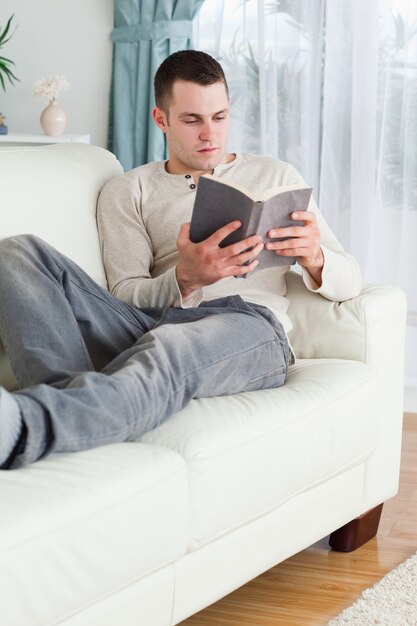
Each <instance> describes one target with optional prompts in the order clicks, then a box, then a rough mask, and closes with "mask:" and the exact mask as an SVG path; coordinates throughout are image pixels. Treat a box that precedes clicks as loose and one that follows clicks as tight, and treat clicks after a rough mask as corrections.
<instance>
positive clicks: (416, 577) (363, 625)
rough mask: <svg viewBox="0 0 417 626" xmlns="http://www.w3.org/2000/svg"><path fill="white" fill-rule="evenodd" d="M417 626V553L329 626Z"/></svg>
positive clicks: (363, 594) (369, 590)
mask: <svg viewBox="0 0 417 626" xmlns="http://www.w3.org/2000/svg"><path fill="white" fill-rule="evenodd" d="M376 624H377V625H378V626H417V553H416V554H415V555H414V556H412V557H410V558H409V559H407V560H406V561H405V562H404V563H401V565H399V566H398V567H397V568H395V569H394V570H392V572H389V573H388V574H387V575H386V576H385V577H384V578H383V579H382V580H380V581H379V583H376V585H374V586H373V587H371V588H370V589H366V590H365V591H364V592H363V593H362V595H361V597H360V598H359V600H357V601H356V602H355V603H354V604H352V606H350V607H349V608H347V609H345V610H344V611H343V612H342V613H340V615H338V616H337V617H335V618H334V619H332V620H330V622H329V623H328V626H374V625H376Z"/></svg>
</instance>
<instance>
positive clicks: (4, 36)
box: [0, 15, 19, 91]
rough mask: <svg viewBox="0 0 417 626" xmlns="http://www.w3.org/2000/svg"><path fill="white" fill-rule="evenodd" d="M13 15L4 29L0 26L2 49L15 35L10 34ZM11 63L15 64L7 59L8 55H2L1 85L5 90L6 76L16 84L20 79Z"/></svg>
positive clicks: (0, 60)
mask: <svg viewBox="0 0 417 626" xmlns="http://www.w3.org/2000/svg"><path fill="white" fill-rule="evenodd" d="M13 17H14V16H13V15H12V16H11V18H9V20H8V22H7V24H6V26H5V27H4V29H3V30H2V28H1V26H0V49H1V48H2V47H3V46H4V44H6V43H7V42H8V41H9V39H10V38H11V36H12V35H13V33H10V34H9V31H10V25H11V23H12V19H13ZM11 65H14V62H13V61H11V60H10V59H6V57H3V56H0V85H1V86H2V88H3V91H6V83H5V79H6V78H7V80H8V81H9V82H10V83H11V84H12V85H13V84H14V81H16V80H19V79H18V78H17V77H16V76H15V75H14V74H13V72H12V70H11V68H10V66H11Z"/></svg>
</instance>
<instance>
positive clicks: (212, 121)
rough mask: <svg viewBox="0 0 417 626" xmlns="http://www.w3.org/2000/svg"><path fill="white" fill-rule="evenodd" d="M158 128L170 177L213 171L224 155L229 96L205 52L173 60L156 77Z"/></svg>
mask: <svg viewBox="0 0 417 626" xmlns="http://www.w3.org/2000/svg"><path fill="white" fill-rule="evenodd" d="M155 100H156V107H154V109H153V111H152V116H153V119H154V121H155V124H156V125H157V126H158V127H159V128H160V129H161V130H162V132H163V133H165V136H166V140H167V146H168V154H169V160H168V164H167V169H168V172H169V173H171V174H186V173H188V174H192V175H193V176H194V177H195V178H197V177H198V176H199V175H200V174H201V173H202V172H210V171H212V170H213V169H214V168H215V167H216V165H218V164H219V163H220V162H227V161H229V160H231V159H233V158H234V157H233V156H232V155H226V141H227V133H228V127H229V94H228V89H227V83H226V78H225V76H224V72H223V69H222V68H221V66H220V65H219V63H218V62H217V61H216V60H215V59H213V58H212V57H211V56H209V55H208V54H206V53H204V52H199V51H196V50H183V51H180V52H175V53H174V54H172V55H171V56H169V57H168V58H167V59H165V61H163V63H162V65H161V66H160V68H159V69H158V71H157V73H156V75H155Z"/></svg>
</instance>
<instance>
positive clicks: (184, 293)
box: [175, 265, 198, 300]
mask: <svg viewBox="0 0 417 626" xmlns="http://www.w3.org/2000/svg"><path fill="white" fill-rule="evenodd" d="M175 278H176V280H177V285H178V288H179V290H180V293H181V297H182V298H183V299H184V300H186V299H187V298H189V297H190V296H191V294H192V293H194V291H196V289H198V285H195V284H193V283H192V282H191V281H190V280H188V279H187V278H186V277H185V276H184V274H183V272H182V271H181V268H180V266H179V265H177V267H176V268H175Z"/></svg>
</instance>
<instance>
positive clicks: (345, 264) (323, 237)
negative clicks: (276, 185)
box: [286, 166, 362, 302]
mask: <svg viewBox="0 0 417 626" xmlns="http://www.w3.org/2000/svg"><path fill="white" fill-rule="evenodd" d="M286 184H306V183H305V181H304V180H303V178H302V176H301V175H300V174H299V173H298V172H297V170H295V169H294V168H293V167H292V166H289V168H288V173H287V181H286ZM308 210H309V211H312V212H313V213H314V214H315V215H316V218H317V225H318V227H319V229H320V247H321V249H322V252H323V256H324V266H323V269H322V283H321V285H320V287H319V286H318V285H317V283H316V282H315V281H314V279H313V278H312V277H311V275H310V273H309V272H308V270H307V269H306V268H304V267H302V268H301V274H302V278H303V281H304V284H305V285H306V287H307V289H309V291H313V292H316V293H319V294H321V295H322V296H323V297H324V298H327V299H328V300H332V301H334V302H343V301H344V300H349V299H350V298H354V297H356V296H357V295H359V293H360V290H361V288H362V276H361V271H360V268H359V266H358V264H357V262H356V261H355V259H354V258H353V256H352V255H351V254H349V253H348V252H346V250H345V249H344V248H343V246H342V245H341V244H340V242H339V241H338V239H337V237H336V235H335V234H334V233H333V231H332V230H331V228H330V226H329V225H328V224H327V222H326V220H325V219H324V217H323V215H322V213H321V211H320V210H319V208H318V207H317V205H316V203H315V201H314V200H313V199H311V200H310V203H309V206H308Z"/></svg>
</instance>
